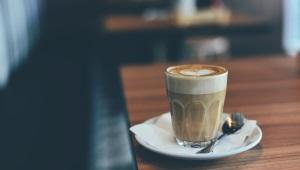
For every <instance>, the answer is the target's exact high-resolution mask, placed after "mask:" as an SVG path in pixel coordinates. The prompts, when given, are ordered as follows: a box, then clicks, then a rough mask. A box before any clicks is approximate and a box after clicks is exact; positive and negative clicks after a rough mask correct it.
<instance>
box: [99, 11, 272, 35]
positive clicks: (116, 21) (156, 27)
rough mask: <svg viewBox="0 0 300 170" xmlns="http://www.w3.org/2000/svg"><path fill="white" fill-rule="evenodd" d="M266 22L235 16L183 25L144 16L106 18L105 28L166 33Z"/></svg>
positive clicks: (167, 19)
mask: <svg viewBox="0 0 300 170" xmlns="http://www.w3.org/2000/svg"><path fill="white" fill-rule="evenodd" d="M266 25H267V24H266V21H265V20H262V19H260V18H253V17H249V16H241V15H233V16H231V17H230V21H228V22H225V23H224V22H217V21H211V22H199V21H195V22H194V23H192V24H188V25H182V24H179V23H177V22H176V21H175V20H174V19H172V18H165V19H156V20H146V19H145V18H144V17H142V16H135V15H131V16H114V15H112V16H106V17H105V18H104V22H103V27H104V29H105V31H106V32H110V33H118V32H138V31H164V30H178V31H179V30H192V29H201V30H208V29H216V28H219V29H228V28H231V29H232V28H237V29H248V28H251V29H257V28H260V27H265V26H266Z"/></svg>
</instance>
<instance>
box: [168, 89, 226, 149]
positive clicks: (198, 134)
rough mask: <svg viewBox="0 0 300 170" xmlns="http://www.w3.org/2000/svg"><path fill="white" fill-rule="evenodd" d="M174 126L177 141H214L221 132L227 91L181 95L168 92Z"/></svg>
mask: <svg viewBox="0 0 300 170" xmlns="http://www.w3.org/2000/svg"><path fill="white" fill-rule="evenodd" d="M167 93H168V98H169V104H170V109H171V116H172V126H173V130H174V133H175V136H176V138H177V139H179V140H181V141H187V142H195V143H201V142H207V141H212V140H214V139H215V137H216V136H217V132H218V130H219V126H220V121H221V114H222V112H223V105H224V100H225V95H226V89H224V90H222V91H219V92H215V93H208V94H198V95H194V94H193V95H192V94H180V93H175V92H171V91H169V90H167Z"/></svg>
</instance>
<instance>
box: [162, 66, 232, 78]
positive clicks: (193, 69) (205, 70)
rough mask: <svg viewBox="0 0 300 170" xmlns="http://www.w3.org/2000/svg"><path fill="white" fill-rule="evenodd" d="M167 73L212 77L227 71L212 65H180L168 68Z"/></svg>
mask: <svg viewBox="0 0 300 170" xmlns="http://www.w3.org/2000/svg"><path fill="white" fill-rule="evenodd" d="M167 72H169V73H171V74H174V75H178V76H212V75H218V74H222V73H225V72H227V70H226V69H225V68H223V67H219V66H212V65H181V66H173V67H169V68H168V69H167Z"/></svg>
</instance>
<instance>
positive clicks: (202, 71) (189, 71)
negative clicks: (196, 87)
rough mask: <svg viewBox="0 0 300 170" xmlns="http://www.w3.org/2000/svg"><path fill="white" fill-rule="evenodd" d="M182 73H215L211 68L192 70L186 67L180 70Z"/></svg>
mask: <svg viewBox="0 0 300 170" xmlns="http://www.w3.org/2000/svg"><path fill="white" fill-rule="evenodd" d="M179 72H180V73H181V74H182V75H186V76H205V75H208V74H211V73H214V71H212V70H209V69H201V70H190V69H185V70H181V71H179Z"/></svg>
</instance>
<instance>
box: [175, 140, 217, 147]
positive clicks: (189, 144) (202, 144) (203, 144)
mask: <svg viewBox="0 0 300 170" xmlns="http://www.w3.org/2000/svg"><path fill="white" fill-rule="evenodd" d="M175 139H176V142H177V143H178V145H180V146H184V147H191V148H203V147H206V146H208V145H209V144H210V143H212V142H213V141H214V140H215V139H212V140H209V141H205V142H190V141H183V140H180V139H177V138H175Z"/></svg>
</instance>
